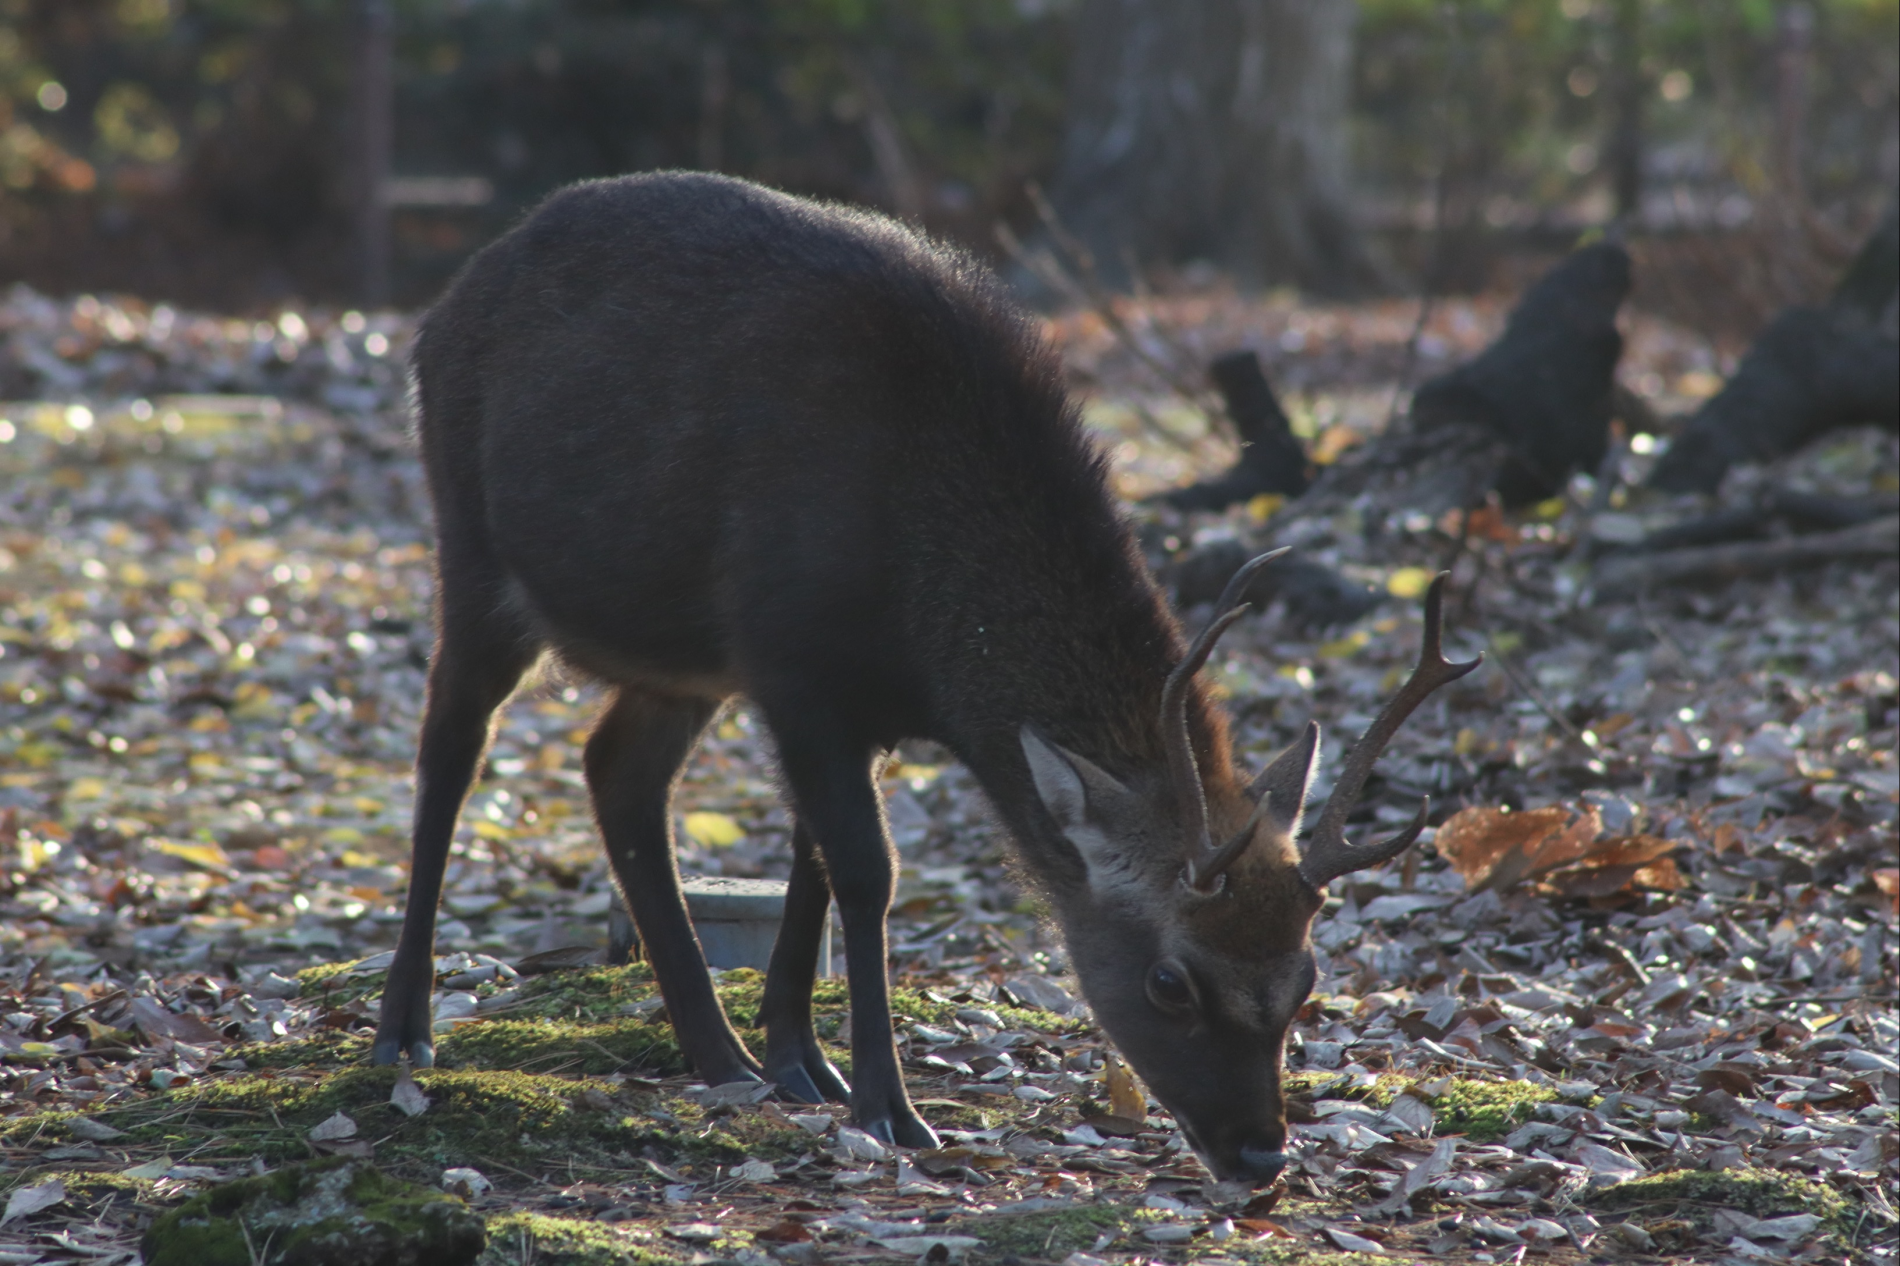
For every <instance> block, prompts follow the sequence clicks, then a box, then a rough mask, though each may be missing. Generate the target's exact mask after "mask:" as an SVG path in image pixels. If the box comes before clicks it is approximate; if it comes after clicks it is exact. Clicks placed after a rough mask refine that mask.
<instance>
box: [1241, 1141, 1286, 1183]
mask: <svg viewBox="0 0 1900 1266" xmlns="http://www.w3.org/2000/svg"><path fill="white" fill-rule="evenodd" d="M1240 1167H1241V1168H1242V1169H1244V1170H1246V1171H1247V1176H1248V1177H1249V1178H1250V1179H1252V1180H1253V1181H1254V1182H1255V1183H1257V1184H1259V1185H1260V1186H1263V1187H1264V1186H1265V1185H1267V1184H1268V1183H1270V1182H1272V1181H1273V1180H1274V1179H1276V1178H1278V1177H1279V1176H1280V1171H1281V1170H1283V1169H1285V1168H1286V1153H1285V1152H1281V1151H1271V1152H1270V1151H1268V1150H1267V1149H1266V1148H1264V1147H1243V1148H1241V1149H1240Z"/></svg>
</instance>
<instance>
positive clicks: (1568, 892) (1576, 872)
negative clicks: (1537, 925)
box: [1544, 835, 1683, 900]
mask: <svg viewBox="0 0 1900 1266" xmlns="http://www.w3.org/2000/svg"><path fill="white" fill-rule="evenodd" d="M1675 849H1676V841H1674V840H1665V839H1659V838H1657V837H1656V836H1654V835H1629V836H1623V837H1621V838H1618V839H1611V840H1603V841H1601V842H1600V843H1598V844H1597V845H1596V846H1595V847H1594V848H1592V849H1591V850H1590V851H1589V853H1588V854H1587V855H1585V856H1584V857H1582V858H1581V859H1579V860H1578V861H1577V863H1576V864H1575V865H1572V866H1567V867H1565V868H1563V869H1562V870H1558V871H1554V872H1552V873H1551V874H1549V875H1547V876H1546V877H1545V881H1544V882H1545V886H1546V887H1547V888H1548V889H1549V890H1550V891H1551V892H1553V893H1554V894H1556V895H1557V896H1560V897H1567V898H1570V899H1572V900H1577V899H1581V898H1584V897H1607V896H1609V895H1610V894H1611V893H1615V892H1622V891H1624V890H1625V889H1630V888H1647V889H1650V890H1653V891H1657V892H1674V891H1675V890H1677V889H1678V888H1681V887H1682V883H1683V881H1682V874H1681V872H1680V871H1678V870H1677V869H1676V864H1675V863H1674V862H1673V861H1671V860H1669V858H1668V857H1667V856H1666V854H1668V853H1672V852H1674V851H1675Z"/></svg>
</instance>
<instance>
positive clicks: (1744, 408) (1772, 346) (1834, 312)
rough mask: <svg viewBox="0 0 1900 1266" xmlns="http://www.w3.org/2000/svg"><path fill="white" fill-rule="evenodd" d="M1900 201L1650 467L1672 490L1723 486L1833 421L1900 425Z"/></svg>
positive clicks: (1655, 479) (1765, 336)
mask: <svg viewBox="0 0 1900 1266" xmlns="http://www.w3.org/2000/svg"><path fill="white" fill-rule="evenodd" d="M1897 302H1900V204H1895V205H1890V206H1889V207H1888V209H1887V215H1886V217H1885V218H1884V219H1883V220H1882V221H1881V222H1880V225H1879V226H1878V227H1877V228H1876V229H1875V231H1874V232H1873V234H1872V235H1871V236H1870V237H1869V238H1868V239H1867V242H1866V244H1865V245H1863V246H1862V247H1861V251H1860V254H1859V255H1858V256H1856V257H1855V259H1854V262H1853V264H1852V265H1850V266H1849V268H1848V270H1847V275H1846V276H1845V277H1844V278H1842V280H1841V283H1840V285H1839V286H1838V287H1837V288H1836V289H1835V292H1834V296H1833V298H1832V299H1830V300H1829V302H1828V303H1827V304H1826V305H1825V306H1820V307H1807V306H1803V307H1792V308H1786V309H1784V310H1783V311H1781V312H1780V313H1779V314H1777V315H1776V317H1775V319H1774V320H1773V321H1771V322H1770V323H1769V325H1768V328H1767V329H1765V330H1763V331H1762V332H1761V336H1760V337H1759V338H1757V339H1756V340H1755V343H1754V345H1753V346H1752V347H1750V348H1749V349H1748V354H1747V355H1746V356H1744V357H1743V358H1742V363H1741V365H1740V366H1738V367H1737V368H1736V370H1735V374H1734V376H1733V377H1732V378H1730V379H1729V380H1728V382H1727V383H1726V384H1724V385H1723V387H1722V390H1721V391H1719V392H1717V393H1716V394H1715V395H1714V396H1712V397H1710V399H1709V400H1708V401H1707V402H1706V403H1705V404H1704V405H1703V406H1702V408H1701V409H1700V410H1698V411H1697V412H1696V414H1695V416H1694V417H1692V418H1690V419H1689V421H1688V424H1687V425H1686V426H1684V427H1683V429H1682V433H1681V434H1680V435H1678V436H1676V438H1675V440H1674V441H1673V442H1672V443H1671V444H1670V446H1669V451H1668V452H1666V453H1664V454H1663V457H1662V460H1660V461H1659V462H1657V463H1656V469H1655V470H1654V471H1652V472H1651V473H1650V476H1649V485H1650V487H1652V488H1659V489H1661V490H1662V491H1664V492H1705V493H1707V492H1714V491H1715V490H1716V489H1717V488H1719V487H1720V486H1721V484H1722V480H1723V478H1724V477H1725V476H1726V475H1727V474H1728V472H1729V468H1730V467H1732V466H1737V465H1740V464H1743V463H1747V462H1766V461H1772V460H1773V459H1775V458H1777V457H1780V456H1783V455H1784V454H1787V453H1792V452H1794V451H1796V450H1797V449H1799V448H1801V447H1803V446H1804V445H1806V444H1809V443H1811V442H1813V441H1814V440H1816V439H1818V438H1819V437H1820V436H1822V435H1823V434H1825V433H1826V432H1828V431H1831V430H1834V429H1836V428H1838V427H1844V426H1858V425H1861V424H1864V423H1872V424H1873V425H1876V426H1881V427H1885V428H1886V429H1888V430H1893V429H1895V428H1897V427H1900V335H1897V333H1896V311H1895V306H1896V303H1897Z"/></svg>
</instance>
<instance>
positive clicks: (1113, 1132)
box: [1082, 1112, 1148, 1139]
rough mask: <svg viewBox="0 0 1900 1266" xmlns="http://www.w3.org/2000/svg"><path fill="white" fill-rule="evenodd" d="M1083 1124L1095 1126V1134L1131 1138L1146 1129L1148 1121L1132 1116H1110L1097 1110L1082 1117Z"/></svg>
mask: <svg viewBox="0 0 1900 1266" xmlns="http://www.w3.org/2000/svg"><path fill="white" fill-rule="evenodd" d="M1082 1124H1083V1125H1089V1126H1093V1127H1095V1132H1096V1133H1097V1134H1106V1135H1108V1136H1109V1137H1111V1138H1122V1139H1131V1138H1134V1137H1135V1135H1137V1134H1140V1133H1142V1132H1144V1131H1145V1130H1147V1128H1148V1122H1147V1121H1145V1120H1143V1121H1137V1120H1135V1119H1134V1118H1133V1117H1124V1116H1110V1115H1108V1114H1107V1113H1103V1112H1097V1113H1095V1114H1093V1115H1091V1116H1086V1117H1083V1118H1082Z"/></svg>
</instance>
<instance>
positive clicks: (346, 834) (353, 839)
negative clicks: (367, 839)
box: [323, 826, 363, 848]
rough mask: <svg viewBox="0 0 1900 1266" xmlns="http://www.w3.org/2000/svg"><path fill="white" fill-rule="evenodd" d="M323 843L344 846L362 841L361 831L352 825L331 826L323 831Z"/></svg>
mask: <svg viewBox="0 0 1900 1266" xmlns="http://www.w3.org/2000/svg"><path fill="white" fill-rule="evenodd" d="M323 842H324V843H325V844H340V845H342V846H343V847H344V848H348V847H350V846H351V845H352V844H361V843H362V842H363V833H362V832H361V831H359V830H357V829H356V828H355V827H353V826H333V827H331V828H330V829H329V830H327V831H325V832H324V833H323Z"/></svg>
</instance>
